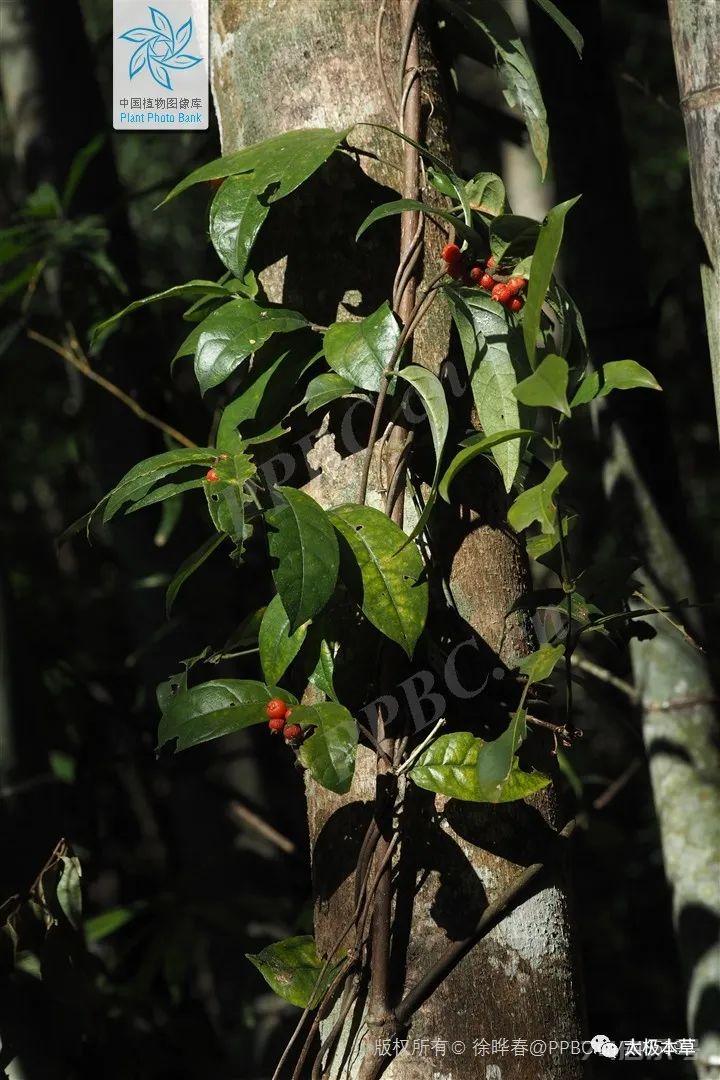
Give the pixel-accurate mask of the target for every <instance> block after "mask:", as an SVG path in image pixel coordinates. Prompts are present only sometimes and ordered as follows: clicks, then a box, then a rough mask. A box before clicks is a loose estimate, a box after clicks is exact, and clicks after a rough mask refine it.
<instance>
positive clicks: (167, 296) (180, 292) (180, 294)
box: [92, 279, 232, 342]
mask: <svg viewBox="0 0 720 1080" xmlns="http://www.w3.org/2000/svg"><path fill="white" fill-rule="evenodd" d="M231 295H232V294H231V293H230V292H228V290H227V289H226V288H225V286H224V285H218V283H217V282H216V281H202V280H197V279H196V280H193V281H188V282H186V283H185V284H184V285H173V286H172V287H171V288H170V289H163V291H162V292H158V293H153V294H152V296H145V297H143V299H142V300H133V302H132V304H128V306H127V307H124V308H123V309H122V311H118V312H116V314H115V315H111V316H110V318H109V319H105V320H104V322H101V323H98V324H97V326H94V327H93V331H92V341H93V342H94V341H95V340H96V339H97V337H98V335H99V334H101V333H103V332H104V331H106V330H109V329H110V327H111V326H114V325H115V323H118V322H120V320H121V319H124V318H125V316H126V315H130V314H132V312H133V311H137V310H138V309H139V308H143V307H147V305H148V304H155V303H157V302H158V301H159V300H197V299H199V298H200V297H206V296H217V297H220V298H222V299H226V300H227V299H228V297H230V296H231Z"/></svg>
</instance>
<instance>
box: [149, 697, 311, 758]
mask: <svg viewBox="0 0 720 1080" xmlns="http://www.w3.org/2000/svg"><path fill="white" fill-rule="evenodd" d="M271 698H281V700H282V701H285V702H286V703H287V704H288V705H295V704H296V703H297V702H296V698H294V697H293V695H292V694H289V693H288V692H287V691H286V690H281V689H280V688H279V687H277V686H270V687H268V686H266V685H265V683H261V682H257V681H256V680H254V679H213V680H212V681H211V682H206V683H200V684H199V685H198V686H193V687H191V688H190V689H189V690H186V689H181V690H179V691H178V692H177V693H176V694H174V695H170V696H167V695H165V697H164V708H163V716H162V719H161V721H160V725H159V727H158V747H162V746H164V745H165V743H167V742H170V741H171V740H172V739H176V740H177V745H176V747H175V750H176V752H178V753H179V752H180V751H181V750H187V749H188V748H189V747H191V746H197V745H198V744H199V743H203V742H208V741H209V740H210V739H218V738H220V736H221V735H229V734H230V733H231V732H234V731H242V730H243V729H244V728H247V727H252V726H253V725H254V724H263V723H266V722H267V716H266V715H265V706H266V705H267V703H268V702H269V701H270V700H271Z"/></svg>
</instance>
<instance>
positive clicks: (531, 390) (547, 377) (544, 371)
mask: <svg viewBox="0 0 720 1080" xmlns="http://www.w3.org/2000/svg"><path fill="white" fill-rule="evenodd" d="M569 376H570V370H569V368H568V363H567V360H564V359H563V358H562V356H555V354H554V353H550V355H549V356H546V357H545V358H544V359H543V360H541V362H540V363H539V364H538V366H537V368H536V369H535V371H534V372H533V373H532V375H528V377H527V379H523V380H522V382H519V383H518V384H517V386H516V387H515V389H514V390H513V393H514V394H515V397H516V398H517V399H518V401H520V402H522V404H523V405H532V406H534V407H536V408H538V407H541V406H546V407H547V408H550V409H557V411H558V412H561V413H562V414H563V415H564V416H569V415H570V406H569V405H568V399H567V388H568V379H569Z"/></svg>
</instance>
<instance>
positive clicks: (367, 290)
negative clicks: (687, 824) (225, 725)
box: [211, 0, 580, 1080]
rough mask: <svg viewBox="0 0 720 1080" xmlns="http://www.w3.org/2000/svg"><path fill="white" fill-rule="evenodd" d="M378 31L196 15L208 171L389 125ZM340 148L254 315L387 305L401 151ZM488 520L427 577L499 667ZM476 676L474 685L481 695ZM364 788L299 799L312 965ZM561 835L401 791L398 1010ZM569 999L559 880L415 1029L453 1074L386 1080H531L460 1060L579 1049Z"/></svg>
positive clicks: (501, 624) (286, 223)
mask: <svg viewBox="0 0 720 1080" xmlns="http://www.w3.org/2000/svg"><path fill="white" fill-rule="evenodd" d="M398 10H399V5H398V4H397V3H396V2H393V3H391V4H389V5H388V11H387V18H386V20H385V27H384V31H383V53H384V57H385V60H386V63H387V64H388V71H389V72H390V84H391V86H393V87H394V86H395V84H396V80H395V79H394V74H393V73H394V71H395V66H394V65H396V63H397V56H398V55H399V52H400V42H399V31H398ZM377 11H378V5H377V4H375V3H373V2H371V0H354V2H353V3H352V4H348V3H346V2H343V0H285V2H284V3H283V5H282V10H281V11H280V10H279V9H278V7H277V5H275V4H274V3H273V0H216V2H215V3H214V4H213V6H212V10H211V51H212V84H213V92H214V97H215V103H216V108H217V113H218V117H219V123H220V131H221V138H222V149H223V152H224V153H228V152H230V151H232V150H235V149H237V148H238V147H239V146H243V145H247V144H248V143H252V142H254V141H257V140H260V139H264V138H267V137H269V136H271V135H275V134H277V133H279V132H281V131H284V130H288V129H290V128H297V127H312V126H318V127H319V126H323V127H332V128H338V129H342V128H344V127H346V126H348V125H350V124H353V123H356V122H358V121H364V120H371V121H381V122H384V123H387V122H388V120H389V117H388V111H387V105H386V101H385V97H384V94H383V89H382V85H381V81H380V78H379V76H378V72H377V68H376V65H375V61H374V54H375V24H376V16H377ZM421 51H422V57H421V70H422V80H423V99H424V102H425V103H426V104H427V103H429V102H431V103H432V118H431V120H430V130H429V131H427V132H426V133H425V135H424V139H425V141H427V142H428V143H429V144H430V145H431V146H432V147H433V148H436V149H440V150H441V151H444V152H445V153H446V154H447V141H446V131H445V129H444V123H443V109H442V98H441V95H440V92H439V80H438V75H437V71H436V69H435V67H434V65H433V61H432V56H431V54H430V51H429V46H428V41H427V38H426V37H425V35H424V34H423V35H422V37H421ZM428 111H429V110H427V109H425V113H426V114H427V112H428ZM350 141H351V143H352V144H353V145H355V146H361V147H363V148H365V149H368V150H372V151H374V152H375V153H376V154H377V155H378V157H379V158H381V159H382V161H374V160H371V159H369V158H367V157H364V158H361V159H360V166H361V169H362V171H361V169H360V168H358V166H357V165H355V164H354V163H353V162H351V161H350V160H349V159H348V158H344V159H343V158H340V157H338V156H336V158H335V159H333V160H332V161H331V163H330V165H329V166H328V167H327V168H326V169H325V170H323V172H322V174H321V175H320V176H319V177H316V178H313V180H312V181H311V182H310V183H309V184H308V185H306V187H305V188H303V189H302V192H301V197H300V198H294V199H293V200H292V201H291V200H286V203H283V204H278V207H277V210H278V211H280V218H281V221H280V224H279V225H276V226H275V227H273V224H272V217H271V221H270V222H269V225H270V229H269V234H268V236H267V237H266V238H265V240H264V241H263V245H262V246H261V252H264V255H265V258H264V261H265V270H264V271H263V273H262V274H261V280H262V281H263V283H264V286H265V288H266V290H267V292H268V294H269V295H270V297H271V298H272V299H273V300H277V301H279V300H282V301H283V302H284V303H285V304H287V305H289V306H297V307H299V308H301V310H303V311H305V312H306V313H308V314H309V315H310V316H311V317H313V318H314V319H316V320H317V321H318V322H320V323H327V322H329V321H331V320H334V319H335V318H337V317H341V318H347V317H352V316H353V315H354V314H363V315H364V314H368V313H370V312H371V311H373V310H375V308H376V307H377V306H378V304H379V303H380V302H381V301H382V300H383V299H386V298H387V297H389V296H390V295H391V292H392V278H393V274H394V271H395V266H396V262H397V240H396V239H395V238H394V237H396V235H397V234H396V233H395V234H393V231H392V230H390V231H387V232H382V231H380V232H378V233H377V234H376V237H375V239H374V240H373V239H372V238H371V237H370V238H369V243H368V244H367V245H365V244H363V245H362V246H355V245H354V244H353V242H352V237H353V236H354V234H355V231H356V229H357V226H358V224H359V223H360V222H361V221H362V219H363V217H364V216H365V214H366V213H367V211H368V209H369V208H370V207H371V206H373V205H376V204H377V203H379V202H382V201H385V199H387V198H391V197H395V193H394V192H391V193H388V190H387V189H388V188H390V189H397V186H398V175H399V174H398V173H397V171H396V170H395V169H393V168H392V167H391V166H389V165H388V164H387V163H388V162H393V161H400V160H401V156H402V155H401V152H400V151H399V148H398V143H397V141H396V140H395V139H394V138H392V137H390V136H388V135H386V134H385V133H384V132H379V131H377V130H372V129H370V128H358V129H356V130H354V131H353V133H352V137H351V140H350ZM286 204H287V205H286ZM276 212H277V211H274V214H276ZM273 228H275V229H276V230H278V231H279V233H280V235H281V240H282V242H284V244H285V249H287V237H288V236H290V237H291V243H290V250H289V253H288V256H287V258H286V259H279V258H278V255H279V252H280V251H282V250H283V249H282V248H281V247H280V246H279V245H278V247H277V248H275V246H274V240H273V236H274V235H275V234H274V233H273ZM378 237H379V239H378ZM388 238H389V240H388ZM442 242H443V237H442V235H441V234H440V232H439V230H437V229H436V228H435V227H434V226H427V227H426V245H427V246H426V259H425V263H426V266H425V277H426V278H427V279H429V278H430V277H432V276H433V274H434V273H435V272H436V267H437V256H438V253H439V249H440V245H441V243H442ZM448 340H449V322H448V316H447V312H445V311H444V310H443V309H442V306H441V305H440V304H436V305H435V308H434V309H433V311H432V314H431V316H430V317H429V318H428V320H427V322H426V323H425V324H424V325H423V327H422V329H421V331H420V332H419V333H418V336H417V341H416V346H415V362H416V363H421V364H424V365H425V366H427V367H430V368H433V369H434V370H436V371H437V370H438V369H439V367H440V364H441V362H442V361H443V359H444V358H445V357H446V355H447V351H448ZM362 461H363V452H362V451H360V452H359V453H355V454H349V455H347V456H343V449H342V446H341V445H339V444H336V441H335V438H334V436H333V434H332V433H330V432H327V431H326V432H320V433H319V434H317V433H316V436H315V438H314V445H313V447H312V450H311V451H310V453H309V454H308V463H309V465H310V466H311V467H312V469H313V470H316V469H320V470H321V471H320V473H319V475H317V476H315V478H314V479H313V480H312V481H311V484H310V486H309V488H308V490H310V491H311V493H312V494H313V495H314V496H315V497H316V498H318V499H319V500H320V501H321V502H322V503H323V504H324V505H337V504H339V503H341V502H344V501H347V500H354V499H356V498H357V494H358V487H359V477H360V469H361V466H362ZM380 486H381V485H380V480H379V478H378V476H377V473H376V471H375V470H373V472H372V473H371V489H370V491H369V498H368V501H369V502H370V503H371V504H372V505H380V493H379V488H380ZM504 520H505V501H504V496H503V495H502V493H501V492H499V491H498V489H497V486H496V484H495V481H494V479H488V484H487V489H486V490H485V491H484V492H483V494H482V498H481V499H480V500H479V502H478V503H477V507H476V509H475V510H474V511H473V512H472V513H471V512H468V513H467V514H466V515H465V521H464V523H463V524H462V525H461V524H459V523H458V522H450V521H449V522H448V527H447V530H446V532H445V534H444V540H443V550H442V552H441V557H442V560H443V562H444V563H445V564H446V565H447V569H448V574H449V579H450V587H451V590H452V593H453V596H454V599H455V602H456V605H457V608H458V609H459V611H460V614H461V615H462V618H463V619H464V620H466V622H467V623H468V624H470V626H472V627H473V628H474V630H475V631H476V632H477V633H478V634H479V635H480V636H481V638H482V639H483V640H484V642H485V643H486V644H487V646H488V647H489V650H490V653H489V654H490V655H492V654H497V655H498V656H499V657H500V658H501V659H504V660H508V659H510V658H511V657H512V656H517V655H518V654H521V653H523V652H524V651H527V650H528V648H529V644H528V637H527V630H526V627H525V626H524V625H523V624H522V623H521V622H519V621H515V622H513V621H512V620H507V622H506V618H505V617H506V612H507V611H508V609H509V608H510V607H511V606H512V604H513V602H514V601H515V600H516V599H517V598H518V596H519V595H520V594H521V593H522V592H523V590H524V589H525V586H526V576H527V565H526V559H525V556H524V552H523V551H522V548H521V546H520V545H519V543H518V540H517V538H516V537H514V536H513V535H511V534H510V533H509V531H508V530H507V528H506V527H505V526H504ZM480 669H482V670H480ZM485 670H486V669H485V668H483V667H482V665H481V664H479V665H478V671H476V673H475V674H476V677H478V682H482V677H483V674H484V672H485ZM478 700H482V699H478ZM477 709H478V712H479V711H480V707H479V706H478V707H477ZM374 786H375V759H374V754H371V753H370V752H369V751H362V752H361V753H360V755H359V759H358V767H357V772H356V777H355V781H354V783H353V787H352V790H351V792H350V793H349V795H348V796H346V797H344V798H341V797H338V796H335V795H333V794H331V793H329V792H327V791H325V790H321V789H319V788H317V787H316V786H314V785H313V784H311V783H309V784H308V787H307V799H308V815H309V822H310V833H311V841H312V845H313V876H314V888H315V897H316V932H317V939H318V945H319V949H320V951H322V950H323V949H326V950H327V949H328V947H329V946H330V944H331V942H332V941H333V940H334V938H335V936H336V933H337V928H338V927H339V926H340V925H342V924H343V923H344V922H345V921H346V919H347V917H348V915H349V913H350V912H351V910H352V907H353V900H352V887H353V882H352V870H353V867H354V863H355V860H356V857H357V852H358V843H359V840H360V839H361V837H362V835H363V832H364V828H365V826H366V824H367V821H368V817H369V813H370V808H371V801H372V799H373V796H374ZM563 824H564V820H563V818H562V813H561V809H560V808H559V807H558V804H557V799H556V796H555V794H554V792H553V791H552V789H549V791H548V792H544V793H542V794H541V797H539V798H537V799H536V800H534V801H533V803H532V804H529V803H528V804H522V803H521V804H512V805H508V806H506V807H504V808H503V807H484V806H480V807H478V806H473V807H470V806H468V805H460V804H457V803H453V802H450V803H447V802H446V801H445V800H442V799H440V798H437V799H435V798H433V796H431V795H430V793H423V792H420V791H419V790H418V789H416V788H412V790H409V791H408V793H407V799H406V804H405V810H404V814H403V826H402V828H403V836H404V837H407V842H406V843H405V844H404V845H403V851H402V855H401V857H400V861H399V863H398V865H397V866H396V870H395V890H396V902H395V903H396V906H395V920H396V921H395V927H394V936H393V956H394V960H395V961H396V962H397V965H396V966H397V969H398V971H400V976H399V980H400V981H399V984H398V985H396V986H395V987H394V990H395V993H396V995H398V994H400V993H401V992H402V989H403V982H404V984H405V986H407V985H409V984H411V983H413V982H414V981H415V980H416V979H417V978H418V976H419V975H420V974H421V973H422V972H424V970H425V969H426V966H427V965H428V964H429V963H430V962H432V961H433V960H435V959H436V958H437V957H438V956H439V955H440V954H441V953H442V952H443V951H444V948H445V947H446V945H447V944H448V941H449V940H456V939H459V938H463V937H464V936H465V935H466V934H467V932H468V931H469V928H470V926H471V925H473V924H474V922H475V921H476V918H477V915H478V914H479V912H480V911H481V910H482V909H483V907H484V906H485V905H486V903H487V902H488V900H492V899H493V897H494V896H496V895H497V893H498V892H499V891H501V890H502V889H503V887H504V886H505V885H506V884H507V883H508V882H509V881H510V880H511V879H512V878H514V876H515V875H516V873H517V872H518V867H519V866H524V865H527V864H528V863H529V862H532V861H534V860H535V859H536V858H537V857H538V853H539V852H542V851H544V850H545V849H546V848H547V845H548V843H549V842H551V840H552V838H553V833H554V831H555V830H557V829H558V828H559V827H561V826H562V825H563ZM540 857H542V856H540ZM578 997H579V993H578V980H577V974H576V971H575V967H574V956H573V942H572V931H571V920H570V914H569V901H568V895H567V889H566V879H565V872H564V870H558V871H557V873H556V874H555V875H554V877H553V879H552V880H551V881H550V882H549V883H547V882H546V883H545V884H544V887H542V888H541V889H538V890H536V891H535V893H534V894H533V895H531V897H530V898H529V899H527V900H526V901H525V902H524V903H523V904H521V905H520V906H518V907H517V909H516V910H515V911H513V912H512V913H511V914H510V915H509V916H508V917H507V918H506V919H504V920H503V921H502V922H501V924H500V925H499V926H498V927H497V928H496V929H495V930H494V931H493V932H492V933H491V934H490V935H488V937H486V938H485V939H484V940H483V941H482V943H481V944H480V945H479V946H477V948H476V949H475V950H474V951H473V952H472V953H471V954H470V955H469V956H468V957H466V958H465V959H464V960H463V961H462V962H461V964H460V965H459V966H458V967H457V968H456V969H455V970H454V971H453V973H452V975H451V976H450V978H449V979H448V980H447V982H446V983H445V984H444V985H443V986H442V988H441V989H439V990H438V991H437V992H436V993H435V994H434V995H433V996H432V997H431V998H430V999H429V1001H428V1002H427V1004H426V1005H425V1006H424V1007H423V1008H422V1009H421V1011H420V1012H419V1013H418V1014H417V1016H416V1017H415V1020H414V1022H413V1024H412V1027H411V1030H410V1033H409V1034H410V1038H411V1039H412V1038H421V1037H427V1038H429V1039H432V1038H434V1037H439V1038H441V1039H447V1040H450V1041H452V1040H462V1041H464V1042H465V1044H466V1047H467V1049H466V1051H465V1053H464V1055H462V1056H453V1055H452V1054H451V1053H450V1051H448V1056H447V1057H446V1058H445V1059H441V1058H432V1057H425V1058H424V1059H418V1058H412V1057H401V1058H398V1059H397V1060H396V1061H394V1062H393V1063H392V1064H391V1065H390V1066H389V1068H388V1070H387V1073H386V1074H385V1075H387V1076H388V1077H392V1078H393V1080H396V1078H402V1080H409V1078H411V1077H416V1076H427V1075H428V1072H429V1070H431V1069H432V1066H433V1065H435V1067H436V1068H438V1069H440V1070H447V1071H451V1072H452V1075H453V1077H455V1078H456V1080H460V1078H469V1077H477V1076H479V1075H482V1076H487V1077H489V1078H494V1080H498V1078H502V1080H511V1078H512V1080H525V1078H527V1080H530V1078H531V1077H532V1078H535V1077H536V1076H537V1074H538V1067H539V1065H538V1062H537V1059H532V1058H529V1057H527V1058H525V1057H512V1056H508V1057H506V1058H504V1059H503V1060H502V1064H501V1065H496V1064H487V1065H486V1064H485V1061H484V1060H483V1059H482V1058H477V1057H474V1056H473V1051H472V1043H473V1040H474V1039H481V1038H484V1039H486V1040H492V1039H493V1038H503V1037H505V1038H508V1039H513V1038H515V1037H519V1038H527V1039H530V1040H532V1039H533V1038H538V1039H540V1038H550V1037H557V1038H577V1037H578V1031H579V1020H578V1014H579V1005H578ZM351 1019H352V1020H353V1022H354V1026H353V1027H352V1029H351V1030H348V1031H347V1032H346V1035H347V1037H346V1039H345V1041H344V1044H343V1054H342V1055H339V1054H338V1055H337V1057H336V1061H335V1065H334V1066H333V1071H332V1073H331V1075H333V1076H334V1075H339V1071H336V1070H339V1065H340V1057H341V1056H342V1058H343V1060H344V1061H345V1062H346V1063H347V1066H348V1072H347V1073H343V1075H348V1076H353V1077H356V1076H357V1075H358V1069H359V1057H360V1055H359V1053H358V1047H357V1035H358V1028H360V1033H362V1023H361V1021H362V1017H361V1015H360V1011H358V1012H357V1013H356V1015H355V1016H354V1017H351ZM485 1060H487V1059H485ZM542 1068H543V1075H544V1076H545V1077H547V1078H548V1080H571V1078H574V1077H577V1076H579V1075H580V1065H579V1062H578V1060H577V1059H573V1058H572V1057H570V1056H564V1057H563V1058H560V1057H557V1056H556V1057H555V1058H553V1059H549V1058H546V1059H544V1061H543V1066H542Z"/></svg>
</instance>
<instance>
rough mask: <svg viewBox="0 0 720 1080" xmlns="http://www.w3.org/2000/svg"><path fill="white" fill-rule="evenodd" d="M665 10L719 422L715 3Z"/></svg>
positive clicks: (673, 4)
mask: <svg viewBox="0 0 720 1080" xmlns="http://www.w3.org/2000/svg"><path fill="white" fill-rule="evenodd" d="M668 10H669V12H670V28H671V30H672V39H673V50H674V53H675V67H676V68H677V76H678V84H679V87H680V104H681V106H682V111H683V117H684V119H685V131H686V132H687V141H688V152H689V156H690V178H691V181H692V191H693V202H694V204H695V221H696V223H697V227H698V229H699V230H700V235H701V237H702V241H703V244H704V246H705V258H704V259H703V262H702V265H701V268H700V276H701V278H702V284H703V293H704V295H705V318H706V320H707V329H708V343H709V346H710V361H711V364H712V372H713V382H714V384H715V409H716V412H717V414H718V422H720V188H719V187H718V180H717V178H718V175H719V174H720V75H719V74H718V71H719V70H720V45H718V42H720V5H718V4H717V3H716V2H715V0H668Z"/></svg>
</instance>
